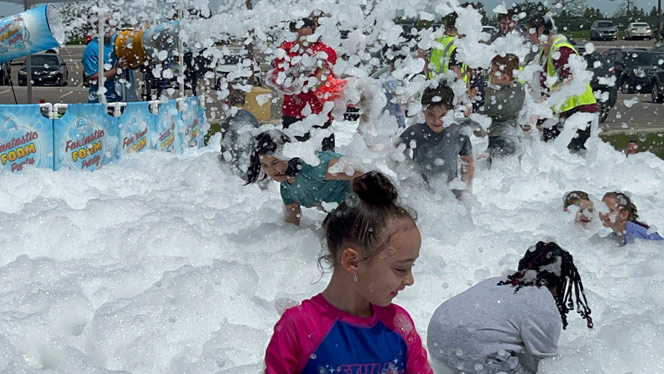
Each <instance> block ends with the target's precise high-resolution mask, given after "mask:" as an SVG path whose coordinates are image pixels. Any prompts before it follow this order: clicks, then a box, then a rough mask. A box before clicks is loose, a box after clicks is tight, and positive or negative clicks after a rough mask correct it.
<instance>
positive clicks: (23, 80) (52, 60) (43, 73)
mask: <svg viewBox="0 0 664 374" xmlns="http://www.w3.org/2000/svg"><path fill="white" fill-rule="evenodd" d="M31 60H32V82H33V84H34V85H35V86H39V85H55V86H66V85H67V83H68V80H69V72H68V71H67V64H66V63H65V60H63V59H62V57H60V55H59V54H57V53H36V54H34V55H32V56H31ZM26 62H27V60H26ZM26 62H23V64H22V65H21V68H20V69H19V71H18V85H19V86H25V85H26V84H27V73H26V68H27V64H26Z"/></svg>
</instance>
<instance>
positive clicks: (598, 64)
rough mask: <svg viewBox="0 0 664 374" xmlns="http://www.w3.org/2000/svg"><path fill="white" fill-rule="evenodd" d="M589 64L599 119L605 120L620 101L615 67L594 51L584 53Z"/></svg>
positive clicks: (591, 84) (591, 85)
mask: <svg viewBox="0 0 664 374" xmlns="http://www.w3.org/2000/svg"><path fill="white" fill-rule="evenodd" d="M583 57H584V58H585V60H586V63H587V64H588V65H587V66H588V70H591V71H592V72H593V78H592V80H591V81H590V87H592V89H593V93H594V94H595V98H596V99H597V106H598V111H599V121H600V122H604V121H606V119H607V118H608V117H609V111H610V110H611V108H613V107H614V106H615V105H616V101H618V84H617V79H616V74H615V69H614V68H613V66H612V65H611V64H609V63H608V61H607V60H606V59H605V58H604V56H602V54H601V53H599V52H597V51H593V52H592V53H586V54H584V55H583Z"/></svg>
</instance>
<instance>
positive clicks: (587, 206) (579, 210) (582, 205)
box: [570, 199, 595, 227]
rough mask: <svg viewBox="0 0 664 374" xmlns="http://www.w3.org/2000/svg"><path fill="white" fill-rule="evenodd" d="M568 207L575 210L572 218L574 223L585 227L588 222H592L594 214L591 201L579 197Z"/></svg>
mask: <svg viewBox="0 0 664 374" xmlns="http://www.w3.org/2000/svg"><path fill="white" fill-rule="evenodd" d="M570 208H573V209H574V210H575V211H576V216H575V218H574V222H575V223H579V224H581V225H582V226H583V227H587V226H588V225H589V224H590V222H592V220H593V215H594V214H595V206H594V205H593V202H592V201H590V200H585V199H579V200H577V201H576V202H575V203H574V205H573V206H572V207H570Z"/></svg>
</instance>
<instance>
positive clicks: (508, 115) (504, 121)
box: [481, 82, 526, 137]
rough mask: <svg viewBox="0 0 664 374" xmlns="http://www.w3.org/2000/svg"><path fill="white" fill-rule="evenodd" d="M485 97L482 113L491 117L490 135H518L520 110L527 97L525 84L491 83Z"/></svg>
mask: <svg viewBox="0 0 664 374" xmlns="http://www.w3.org/2000/svg"><path fill="white" fill-rule="evenodd" d="M485 97H486V99H485V100H486V101H485V103H484V110H482V111H481V113H482V114H486V115H487V116H489V117H491V120H492V121H491V126H489V136H501V137H504V136H513V135H516V134H517V132H516V131H517V126H518V124H519V123H518V121H519V112H520V111H521V109H522V108H523V102H524V100H525V98H526V91H525V89H524V88H523V84H521V83H519V82H516V83H515V84H514V85H512V86H509V87H498V86H493V85H489V86H487V88H486V95H485Z"/></svg>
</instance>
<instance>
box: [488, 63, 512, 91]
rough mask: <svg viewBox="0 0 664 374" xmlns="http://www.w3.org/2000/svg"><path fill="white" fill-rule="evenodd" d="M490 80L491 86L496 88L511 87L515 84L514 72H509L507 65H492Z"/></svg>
mask: <svg viewBox="0 0 664 374" xmlns="http://www.w3.org/2000/svg"><path fill="white" fill-rule="evenodd" d="M489 80H490V81H491V84H494V85H496V86H503V87H504V86H511V85H512V84H514V77H513V74H512V72H508V71H507V69H506V67H505V65H502V64H496V63H494V64H492V65H491V71H490V72H489Z"/></svg>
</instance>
